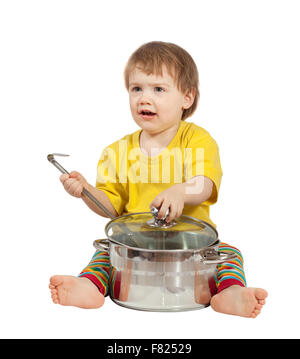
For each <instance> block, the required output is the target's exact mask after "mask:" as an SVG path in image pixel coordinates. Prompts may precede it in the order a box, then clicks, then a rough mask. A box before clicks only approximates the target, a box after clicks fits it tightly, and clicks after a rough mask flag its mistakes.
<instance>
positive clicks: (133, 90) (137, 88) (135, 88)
mask: <svg viewBox="0 0 300 359" xmlns="http://www.w3.org/2000/svg"><path fill="white" fill-rule="evenodd" d="M140 90H141V88H140V87H138V86H135V87H133V88H132V89H131V91H132V92H138V91H140Z"/></svg>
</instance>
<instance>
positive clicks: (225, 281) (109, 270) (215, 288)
mask: <svg viewBox="0 0 300 359" xmlns="http://www.w3.org/2000/svg"><path fill="white" fill-rule="evenodd" d="M219 250H220V251H222V252H229V253H232V252H234V253H235V254H237V258H236V259H234V260H232V261H229V262H226V263H222V264H219V265H217V268H216V271H215V274H214V283H213V284H212V285H211V284H210V291H211V294H212V295H214V294H216V293H219V292H220V291H222V290H223V289H225V288H228V287H230V286H232V285H240V286H242V287H246V279H245V274H244V269H243V257H242V254H241V252H240V251H239V250H238V249H237V248H235V247H232V246H229V245H228V244H226V243H221V244H220V246H219ZM120 276H121V273H119V272H117V271H116V270H115V268H114V267H112V266H111V265H110V262H109V254H108V253H107V252H104V251H96V253H95V254H94V256H93V258H92V260H91V261H90V263H89V264H88V265H87V266H86V267H85V268H84V269H83V271H82V272H81V273H80V274H79V277H85V278H88V279H89V280H91V281H92V282H93V283H94V284H95V285H96V286H97V287H98V289H99V291H100V292H101V293H102V294H103V295H104V296H106V295H108V293H109V289H110V290H111V291H112V292H113V293H114V297H115V298H118V297H119V295H118V294H119V292H120V279H121V278H120Z"/></svg>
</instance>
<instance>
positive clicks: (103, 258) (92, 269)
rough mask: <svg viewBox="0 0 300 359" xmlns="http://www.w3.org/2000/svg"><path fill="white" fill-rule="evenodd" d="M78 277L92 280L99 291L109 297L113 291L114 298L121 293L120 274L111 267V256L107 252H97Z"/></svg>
mask: <svg viewBox="0 0 300 359" xmlns="http://www.w3.org/2000/svg"><path fill="white" fill-rule="evenodd" d="M78 277H85V278H88V279H89V280H91V281H92V282H93V283H94V284H95V285H96V286H97V287H98V289H99V291H100V292H101V293H102V294H103V295H104V296H107V295H108V293H109V290H113V293H114V297H115V298H118V296H119V295H118V294H119V292H120V278H119V277H120V273H118V272H116V270H115V268H114V267H112V266H111V265H110V262H109V254H108V252H105V251H96V253H95V254H94V256H93V258H92V259H91V261H90V263H89V264H88V265H87V266H86V267H85V268H84V269H83V270H82V271H81V273H80V274H79V276H78Z"/></svg>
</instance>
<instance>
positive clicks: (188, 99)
mask: <svg viewBox="0 0 300 359" xmlns="http://www.w3.org/2000/svg"><path fill="white" fill-rule="evenodd" d="M195 96H196V89H195V87H192V88H191V89H188V90H186V93H185V95H184V103H183V108H184V109H188V108H190V107H191V106H192V104H193V103H194V100H195Z"/></svg>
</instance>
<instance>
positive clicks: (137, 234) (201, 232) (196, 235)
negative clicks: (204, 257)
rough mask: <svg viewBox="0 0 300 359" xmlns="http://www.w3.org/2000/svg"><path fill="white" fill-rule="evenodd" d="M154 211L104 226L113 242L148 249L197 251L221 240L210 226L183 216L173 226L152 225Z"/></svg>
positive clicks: (134, 214)
mask: <svg viewBox="0 0 300 359" xmlns="http://www.w3.org/2000/svg"><path fill="white" fill-rule="evenodd" d="M153 222H154V215H153V214H152V213H151V212H141V213H132V214H127V215H124V216H120V217H117V218H115V219H113V220H111V221H110V222H108V224H107V225H106V227H105V233H106V235H107V237H108V238H109V240H110V241H111V242H113V243H117V244H120V245H124V246H127V247H131V248H139V249H145V250H192V251H194V250H198V249H202V248H205V247H208V246H211V245H213V244H214V243H215V242H216V241H217V240H218V233H217V231H216V230H215V229H214V228H213V227H212V226H211V225H209V224H208V223H206V222H203V221H201V220H199V219H196V218H193V217H189V216H185V215H182V216H181V217H179V218H177V219H176V220H174V221H173V223H172V225H171V226H169V227H168V226H166V227H164V226H155V225H153Z"/></svg>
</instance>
